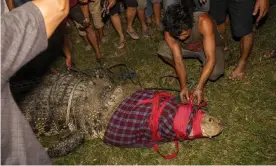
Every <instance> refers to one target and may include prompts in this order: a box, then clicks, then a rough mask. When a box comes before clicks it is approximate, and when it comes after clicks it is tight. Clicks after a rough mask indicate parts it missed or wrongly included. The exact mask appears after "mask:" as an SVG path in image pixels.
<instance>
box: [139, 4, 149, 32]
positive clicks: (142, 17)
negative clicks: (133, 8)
mask: <svg viewBox="0 0 276 166" xmlns="http://www.w3.org/2000/svg"><path fill="white" fill-rule="evenodd" d="M137 3H138V7H137V13H138V18H139V21H140V24H141V27H142V32H143V34H144V35H145V36H148V35H149V32H148V26H147V24H146V19H145V9H146V6H147V0H137Z"/></svg>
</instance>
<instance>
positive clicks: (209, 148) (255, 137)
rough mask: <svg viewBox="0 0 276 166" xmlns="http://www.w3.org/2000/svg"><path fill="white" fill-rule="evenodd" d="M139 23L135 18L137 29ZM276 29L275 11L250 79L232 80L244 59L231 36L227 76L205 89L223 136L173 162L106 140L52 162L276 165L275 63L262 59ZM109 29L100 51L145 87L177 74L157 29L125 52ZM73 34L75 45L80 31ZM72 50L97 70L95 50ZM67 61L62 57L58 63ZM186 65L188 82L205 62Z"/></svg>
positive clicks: (260, 37)
mask: <svg viewBox="0 0 276 166" xmlns="http://www.w3.org/2000/svg"><path fill="white" fill-rule="evenodd" d="M137 22H138V20H137V19H136V23H135V24H136V27H137V29H138V28H139V27H140V26H139V25H138V23H137ZM124 24H125V23H124ZM275 28H276V8H274V9H272V10H271V13H270V16H269V17H268V19H267V22H266V23H265V24H264V25H263V26H262V27H261V28H260V29H259V30H258V31H257V33H256V39H255V42H254V49H253V51H252V54H251V56H250V58H249V60H248V66H247V75H246V77H245V79H244V80H242V81H231V80H229V79H228V77H227V76H228V75H229V73H230V72H231V71H232V69H233V68H234V62H236V61H237V60H238V58H239V43H238V42H235V41H233V40H232V39H231V38H229V42H230V48H231V50H232V52H233V59H232V60H230V61H229V62H228V65H227V67H226V69H225V76H224V77H222V78H221V79H219V80H218V81H216V82H208V84H207V85H206V88H205V96H206V98H207V99H208V101H209V105H208V110H209V112H210V114H212V115H214V116H217V117H219V118H220V119H221V121H222V122H223V124H224V131H223V133H222V134H220V135H219V136H218V137H215V138H212V139H199V140H193V141H184V142H182V143H181V146H180V152H179V155H178V156H177V157H176V158H174V159H172V160H164V159H163V158H161V157H160V156H159V155H158V154H157V153H156V152H155V151H154V150H153V149H127V148H116V147H110V146H107V145H105V144H104V143H103V142H102V141H101V140H94V141H86V142H85V143H84V144H83V145H81V146H80V147H79V148H77V149H76V150H75V151H74V152H72V153H71V154H69V155H68V156H65V157H61V158H56V159H53V161H54V164H78V165H79V164H276V130H275V126H276V112H275V111H276V59H275V58H274V59H266V58H264V57H263V55H264V53H265V52H266V51H268V50H271V49H275V47H276V40H275V39H276V30H275ZM105 31H106V35H107V36H108V38H109V41H108V43H107V44H103V45H102V46H101V50H102V52H103V53H104V56H105V57H107V58H108V60H107V61H108V62H107V63H108V64H110V65H111V64H116V63H121V62H123V63H126V64H128V65H129V66H131V67H132V68H133V69H135V70H136V72H137V74H138V75H139V76H140V79H141V82H142V84H143V85H144V86H145V87H152V86H158V81H159V77H160V76H163V75H165V74H170V73H172V72H173V69H172V68H171V67H169V66H168V65H166V64H164V63H163V62H162V61H161V60H160V59H159V58H158V57H157V55H156V51H157V48H158V43H159V41H161V40H162V38H163V37H162V34H160V33H159V32H157V30H155V28H152V33H153V34H154V36H153V37H152V38H150V39H143V38H141V39H139V40H137V41H134V40H131V39H130V38H129V37H127V44H126V49H124V50H123V51H122V50H117V49H116V47H115V46H114V44H115V43H117V42H118V40H119V39H118V36H117V35H116V33H115V31H114V30H113V28H112V27H111V25H108V26H107V27H105ZM228 31H229V30H228ZM159 34H160V35H159ZM72 36H73V37H72V38H73V43H74V38H75V37H77V32H76V31H75V30H73V33H72ZM229 36H230V35H229ZM73 52H74V60H75V63H76V66H77V67H79V68H82V69H85V68H91V67H95V66H97V64H96V61H95V55H94V53H93V51H85V50H84V44H83V43H82V42H81V43H78V44H75V45H74V51H73ZM63 61H64V60H63V59H60V61H59V62H57V64H60V63H62V64H63V63H64V62H63ZM184 63H185V64H186V68H187V69H188V78H189V79H194V80H198V79H199V76H200V63H199V62H197V61H195V60H185V61H184ZM172 88H178V86H177V85H175V86H174V87H172ZM161 149H162V152H163V153H169V152H170V150H173V149H174V146H173V144H172V143H168V144H165V145H162V146H161Z"/></svg>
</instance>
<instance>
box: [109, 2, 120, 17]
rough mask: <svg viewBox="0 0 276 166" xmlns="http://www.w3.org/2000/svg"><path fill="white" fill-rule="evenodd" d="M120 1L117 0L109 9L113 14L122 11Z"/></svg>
mask: <svg viewBox="0 0 276 166" xmlns="http://www.w3.org/2000/svg"><path fill="white" fill-rule="evenodd" d="M120 11H121V10H120V2H119V1H116V3H115V5H114V6H113V7H112V8H110V9H109V14H110V15H111V16H113V15H114V14H117V13H120Z"/></svg>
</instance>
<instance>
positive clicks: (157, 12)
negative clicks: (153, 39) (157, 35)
mask: <svg viewBox="0 0 276 166" xmlns="http://www.w3.org/2000/svg"><path fill="white" fill-rule="evenodd" d="M153 11H154V17H155V24H156V25H157V26H158V27H159V28H160V30H163V25H162V23H161V1H159V0H153Z"/></svg>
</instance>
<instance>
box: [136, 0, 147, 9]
mask: <svg viewBox="0 0 276 166" xmlns="http://www.w3.org/2000/svg"><path fill="white" fill-rule="evenodd" d="M137 3H138V7H137V10H145V9H146V7H147V0H137Z"/></svg>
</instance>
